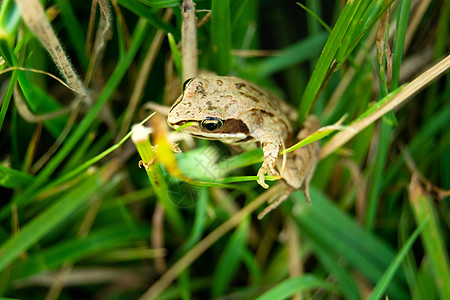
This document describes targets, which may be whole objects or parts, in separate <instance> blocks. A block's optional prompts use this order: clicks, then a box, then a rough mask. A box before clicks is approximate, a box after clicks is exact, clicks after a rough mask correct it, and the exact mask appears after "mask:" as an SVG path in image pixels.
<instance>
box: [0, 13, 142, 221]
mask: <svg viewBox="0 0 450 300" xmlns="http://www.w3.org/2000/svg"><path fill="white" fill-rule="evenodd" d="M147 28H148V24H147V23H146V22H145V21H144V22H143V21H142V20H141V21H140V23H139V24H138V25H137V28H136V30H135V33H134V37H133V44H132V45H131V47H130V51H129V52H128V53H127V55H126V57H125V58H124V60H123V61H121V62H119V63H118V65H117V67H116V69H115V70H114V72H113V74H112V75H111V77H110V80H109V81H108V82H107V84H106V86H105V88H104V90H103V91H102V93H101V94H100V95H99V97H98V99H97V101H96V102H95V104H94V105H93V106H92V107H91V109H90V110H89V113H88V114H87V115H86V116H85V117H84V119H83V120H82V121H81V123H80V124H79V126H78V127H77V128H76V129H75V131H74V132H73V133H72V135H71V136H70V137H69V138H67V140H66V142H65V143H64V145H63V147H62V148H61V150H59V152H58V153H57V154H56V155H55V156H54V157H53V158H52V160H51V161H49V163H48V164H47V165H46V166H45V167H44V169H43V170H42V171H41V172H40V173H39V174H38V175H37V176H36V177H35V180H34V181H33V182H32V183H31V184H30V186H29V187H28V188H27V189H26V190H25V191H24V192H23V193H22V194H20V195H18V196H17V197H15V198H14V199H13V200H12V201H10V202H9V203H8V205H6V206H5V207H3V208H2V210H1V211H0V220H1V219H4V218H5V217H6V216H7V215H8V214H9V212H10V207H11V205H12V204H17V205H18V206H21V205H23V204H26V203H29V202H31V201H32V200H33V197H34V196H35V195H36V192H37V190H38V189H39V187H41V186H42V184H43V183H45V182H46V181H47V179H48V178H49V177H50V175H51V174H52V173H53V172H54V171H55V170H56V169H57V168H58V166H59V165H60V164H61V162H62V161H63V160H64V159H65V158H66V157H67V155H68V154H69V153H70V151H72V149H73V148H74V147H76V146H77V144H78V142H79V141H80V139H81V138H82V137H83V136H84V134H85V133H86V131H87V130H88V129H89V127H90V126H91V125H92V123H93V122H94V120H95V117H96V116H97V114H98V113H99V112H100V110H101V109H102V107H103V105H104V104H105V103H106V101H108V100H109V99H110V97H111V96H112V94H113V93H114V91H115V89H116V88H117V86H118V85H119V83H120V81H121V80H122V78H123V76H124V75H125V72H126V71H127V68H128V66H129V65H130V63H131V61H132V60H133V58H134V56H135V54H136V53H137V51H138V50H139V47H140V45H141V43H142V41H143V40H144V38H145V36H146V34H147V31H148V30H147Z"/></svg>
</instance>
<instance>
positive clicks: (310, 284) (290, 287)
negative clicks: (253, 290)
mask: <svg viewBox="0 0 450 300" xmlns="http://www.w3.org/2000/svg"><path fill="white" fill-rule="evenodd" d="M318 288H320V289H325V290H327V291H330V292H333V291H334V292H336V288H334V287H333V286H332V285H331V284H328V283H326V282H325V281H323V280H322V279H320V278H318V277H316V276H312V275H302V276H299V277H294V278H290V279H286V280H285V281H283V282H281V283H279V284H278V285H276V286H275V287H273V288H271V289H270V290H268V291H267V292H265V293H264V294H262V295H261V296H259V297H258V298H256V300H273V299H287V298H289V297H291V296H293V295H294V294H296V293H298V292H301V291H306V290H311V289H318Z"/></svg>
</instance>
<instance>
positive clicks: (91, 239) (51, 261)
mask: <svg viewBox="0 0 450 300" xmlns="http://www.w3.org/2000/svg"><path fill="white" fill-rule="evenodd" d="M148 230H149V228H139V230H135V231H130V229H129V228H127V227H125V226H122V225H115V226H110V227H105V228H102V229H99V230H95V231H93V232H91V233H89V235H88V236H86V237H76V238H72V239H68V240H67V241H62V242H61V243H58V244H56V245H54V246H52V247H50V248H48V249H44V250H41V251H39V252H37V253H34V254H32V255H30V257H29V258H28V259H27V260H25V261H23V265H21V266H18V269H21V270H24V272H23V273H20V274H19V275H20V276H19V278H24V277H28V276H31V275H34V274H38V273H40V272H48V271H51V270H55V269H57V268H59V267H61V266H62V265H63V264H64V263H65V262H66V261H71V262H77V261H79V260H82V259H85V258H87V257H93V256H95V255H98V256H99V258H100V259H103V257H102V253H104V252H105V251H108V250H109V249H114V248H118V247H124V246H126V245H131V244H132V242H133V241H135V240H139V239H144V238H145V237H146V233H147V232H148ZM92 259H94V260H95V257H94V258H92Z"/></svg>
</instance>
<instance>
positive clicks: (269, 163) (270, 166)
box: [256, 128, 281, 189]
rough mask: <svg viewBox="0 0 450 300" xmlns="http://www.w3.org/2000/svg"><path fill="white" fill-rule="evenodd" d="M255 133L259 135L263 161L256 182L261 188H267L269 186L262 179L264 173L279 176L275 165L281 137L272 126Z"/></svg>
mask: <svg viewBox="0 0 450 300" xmlns="http://www.w3.org/2000/svg"><path fill="white" fill-rule="evenodd" d="M258 133H259V134H258ZM256 134H257V135H258V136H259V140H260V142H261V146H262V149H263V152H264V162H263V164H262V166H261V168H259V170H258V177H259V179H258V180H257V182H258V183H259V184H260V185H261V186H262V187H263V188H265V189H267V188H269V186H268V185H267V183H266V182H265V181H264V175H266V174H269V175H273V176H280V174H279V173H278V171H277V170H276V169H275V167H276V165H277V160H278V155H279V153H280V144H281V139H280V136H279V133H278V132H277V131H275V130H274V129H272V128H267V129H265V130H261V132H256Z"/></svg>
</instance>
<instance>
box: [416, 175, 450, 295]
mask: <svg viewBox="0 0 450 300" xmlns="http://www.w3.org/2000/svg"><path fill="white" fill-rule="evenodd" d="M409 196H410V203H411V206H412V211H413V213H414V217H415V219H416V223H417V224H423V223H424V222H425V221H426V220H427V219H428V218H429V220H430V222H428V223H427V224H426V226H425V228H424V230H423V231H422V233H421V239H422V243H423V246H424V248H425V253H426V256H427V257H428V258H429V260H430V268H431V273H432V276H433V279H434V282H435V285H436V288H437V292H438V294H439V296H440V299H450V265H449V257H448V252H447V250H446V247H445V243H444V236H443V235H442V232H441V227H440V226H439V222H438V214H437V213H436V210H435V208H434V207H433V204H432V203H433V201H432V199H431V198H430V197H428V196H427V195H426V194H425V191H424V190H423V189H422V187H421V186H420V183H419V180H418V178H417V175H415V174H414V175H413V178H412V179H411V184H410V187H409Z"/></svg>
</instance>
